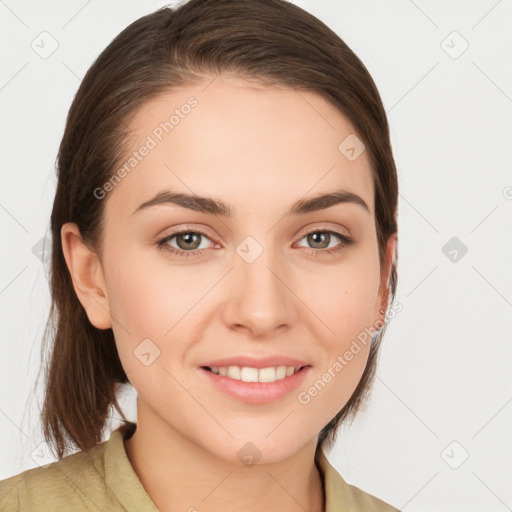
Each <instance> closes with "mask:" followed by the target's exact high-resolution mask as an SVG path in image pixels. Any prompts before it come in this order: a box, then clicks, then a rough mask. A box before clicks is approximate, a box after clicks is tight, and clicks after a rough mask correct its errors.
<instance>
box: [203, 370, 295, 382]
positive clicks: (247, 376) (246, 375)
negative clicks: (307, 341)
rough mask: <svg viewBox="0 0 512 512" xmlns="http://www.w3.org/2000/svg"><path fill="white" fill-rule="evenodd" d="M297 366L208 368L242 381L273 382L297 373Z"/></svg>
mask: <svg viewBox="0 0 512 512" xmlns="http://www.w3.org/2000/svg"><path fill="white" fill-rule="evenodd" d="M299 369H300V368H299V367H297V368H295V367H294V366H271V367H269V368H259V369H258V368H251V367H249V366H242V367H240V366H227V367H225V366H221V367H218V368H215V367H212V368H210V370H211V371H212V372H213V373H215V374H216V375H222V376H226V377H229V378H230V379H235V380H241V381H243V382H275V381H276V380H281V379H284V378H286V377H289V376H290V375H292V374H294V373H297V372H298V371H299Z"/></svg>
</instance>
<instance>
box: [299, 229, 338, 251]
mask: <svg viewBox="0 0 512 512" xmlns="http://www.w3.org/2000/svg"><path fill="white" fill-rule="evenodd" d="M334 237H336V238H338V240H341V239H342V235H340V234H339V233H336V232H334V231H312V232H311V233H308V234H307V235H305V236H303V237H302V238H301V240H304V239H307V242H308V243H309V244H319V245H320V247H312V248H313V249H330V248H331V247H333V246H332V245H331V246H329V242H330V241H333V238H334ZM326 241H327V245H326ZM335 245H336V244H335Z"/></svg>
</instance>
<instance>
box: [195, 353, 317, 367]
mask: <svg viewBox="0 0 512 512" xmlns="http://www.w3.org/2000/svg"><path fill="white" fill-rule="evenodd" d="M201 366H208V367H210V368H212V367H213V368H222V367H227V366H240V367H243V366H248V367H250V368H268V367H271V366H295V367H301V366H309V364H308V363H307V362H306V361H301V360H300V359H294V358H293V357H287V356H279V355H275V356H267V357H252V356H233V357H224V358H222V359H215V360H214V361H207V362H206V363H204V364H202V365H201Z"/></svg>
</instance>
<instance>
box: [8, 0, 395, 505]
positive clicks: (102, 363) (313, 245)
mask: <svg viewBox="0 0 512 512" xmlns="http://www.w3.org/2000/svg"><path fill="white" fill-rule="evenodd" d="M397 196H398V186H397V176H396V169H395V164H394V160H393V155H392V151H391V145H390V140H389V131H388V124H387V120H386V115H385V111H384V109H383V106H382V102H381V99H380V96H379V93H378V91H377V89H376V87H375V84H374V82H373V81H372V79H371V77H370V75H369V73H368V71H367V70H366V68H365V67H364V65H363V64H362V63H361V61H360V60H359V59H358V58H357V56H356V55H355V54H354V53H353V52H352V51H351V50H350V49H349V48H348V47H347V46H346V44H345V43H344V42H343V41H342V40H341V39H340V38H339V37H338V36H337V35H336V34H334V33H333V32H332V31H331V30H330V29H329V28H328V27H327V26H325V25H324V24H323V23H322V22H320V21H319V20H318V19H316V18H315V17H313V16H312V15H311V14H308V13H307V12H305V11H303V10H302V9H300V8H298V7H297V6H295V5H293V4H291V3H289V2H287V1H285V0H256V1H255V0H236V1H232V0H215V1H213V0H210V1H208V0H206V1H205V0H190V1H189V2H188V3H185V4H183V5H181V6H180V7H178V8H177V9H174V10H173V9H170V8H164V9H160V10H158V11H156V12H155V13H153V14H150V15H148V16H144V17H143V18H141V19H139V20H137V21H135V22H134V23H132V24H131V25H130V26H129V27H127V28H126V29H125V30H123V32H121V34H119V36H118V37H116V39H115V40H114V41H112V43H111V44H110V45H109V46H108V47H107V48H106V49H105V50H104V51H103V53H102V54H101V55H100V56H99V58H98V59H97V60H96V62H94V64H93V65H92V66H91V68H90V69H89V71H88V72H87V74H86V76H85V78H84V80H83V82H82V84H81V86H80V88H79V90H78V93H77V95H76V97H75V99H74V101H73V104H72V106H71V109H70V112H69V115H68V119H67V124H66V129H65V133H64V136H63V139H62V142H61V146H60V150H59V156H58V184H57V191H56V196H55V201H54V205H53V211H52V216H51V229H52V238H53V252H52V263H51V268H52V274H51V291H52V298H53V305H52V310H51V312H50V320H51V321H54V322H55V325H54V327H55V334H54V339H53V343H54V344H53V348H52V350H53V352H52V359H51V361H50V364H49V368H48V375H47V387H46V397H45V402H44V408H43V415H42V420H43V425H44V429H45V437H46V440H47V441H48V442H49V443H51V444H52V445H53V446H54V447H55V452H56V454H57V456H58V458H59V460H58V461H57V462H55V463H53V464H51V465H49V466H46V467H40V468H35V469H32V470H28V471H25V472H23V473H21V474H19V475H16V476H13V477H11V478H9V479H7V480H4V481H3V482H1V483H0V490H1V492H0V499H1V500H2V501H0V503H1V505H2V507H3V508H2V510H4V509H5V510H89V509H100V510H153V511H155V510H160V511H170V510H190V511H192V510H199V511H206V510H212V511H213V510H230V509H235V508H237V509H238V508H240V507H243V508H244V509H245V510H248V511H251V510H258V511H259V510H285V511H299V510H309V511H312V512H320V511H327V512H332V511H334V510H361V511H362V510H365V511H369V510H376V511H390V510H396V509H395V508H394V507H392V506H391V505H389V504H387V503H385V502H384V501H382V500H380V499H378V498H377V497H374V496H372V495H370V494H368V493H366V492H364V491H362V490H361V489H358V488H357V487H354V486H351V485H349V484H348V483H346V482H345V481H344V480H343V478H342V477H341V475H339V474H338V473H337V472H336V471H335V469H334V468H333V467H332V466H331V465H330V464H329V462H328V460H327V458H326V456H325V453H324V451H323V450H324V448H325V447H326V446H327V445H329V444H330V445H332V443H333V442H334V440H335V434H336V431H337V429H338V428H339V426H340V425H341V424H342V422H344V421H347V420H348V419H349V418H350V417H353V416H354V415H355V413H356V412H357V410H358V409H359V408H360V406H361V404H362V403H363V401H364V399H365V397H366V396H367V394H368V392H369V390H370V388H371V384H372V378H373V376H374V373H375V367H376V360H377V356H378V350H379V346H380V343H381V339H382V335H383V334H384V329H385V316H386V312H387V310H388V307H389V305H390V303H391V302H392V300H393V299H394V294H395V289H396V254H397V251H396V250H397V223H396V207H397ZM126 382H128V383H130V384H131V385H132V386H133V387H134V388H135V390H136V392H137V423H136V424H134V423H131V422H126V423H125V424H124V425H123V426H122V427H120V428H119V429H117V430H115V431H114V432H113V433H112V435H111V437H110V439H109V440H108V441H106V442H101V439H102V434H103V429H104V427H105V422H106V419H107V417H108V414H109V411H110V409H111V407H112V406H113V407H115V408H116V409H117V410H118V411H119V413H120V414H121V415H123V412H122V410H121V409H120V407H119V405H118V403H117V400H116V394H115V392H116V386H117V385H118V384H119V383H126ZM123 418H124V415H123ZM76 447H78V448H79V449H80V451H78V452H77V453H74V454H72V455H69V456H67V457H65V456H64V455H65V454H66V452H67V450H68V449H69V448H76Z"/></svg>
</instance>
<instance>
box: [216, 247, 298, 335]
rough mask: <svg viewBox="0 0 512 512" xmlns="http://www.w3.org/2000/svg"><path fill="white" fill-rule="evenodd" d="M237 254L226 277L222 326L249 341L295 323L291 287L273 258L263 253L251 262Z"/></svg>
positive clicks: (268, 251)
mask: <svg viewBox="0 0 512 512" xmlns="http://www.w3.org/2000/svg"><path fill="white" fill-rule="evenodd" d="M249 261H250V260H246V259H244V257H241V256H239V255H238V254H237V255H236V256H235V258H234V268H233V270H232V271H231V272H230V273H229V276H228V279H227V283H226V288H225V293H226V301H225V305H224V308H223V320H224V322H225V324H226V325H227V326H228V327H229V328H231V329H235V330H238V331H240V332H242V331H244V330H246V331H249V332H250V334H251V336H252V337H271V336H272V335H275V332H277V331H278V330H284V329H285V328H287V327H288V328H289V327H290V326H291V325H292V324H293V323H294V322H295V320H296V317H297V314H296V307H295V304H294V297H295V295H294V293H293V283H291V282H289V281H290V279H291V278H290V277H289V273H287V272H286V270H285V265H284V264H283V262H282V261H278V259H277V258H276V257H275V254H274V253H273V252H272V251H271V250H269V249H265V250H263V252H262V253H261V254H260V255H259V256H258V257H257V258H256V259H255V260H254V261H252V262H249Z"/></svg>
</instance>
